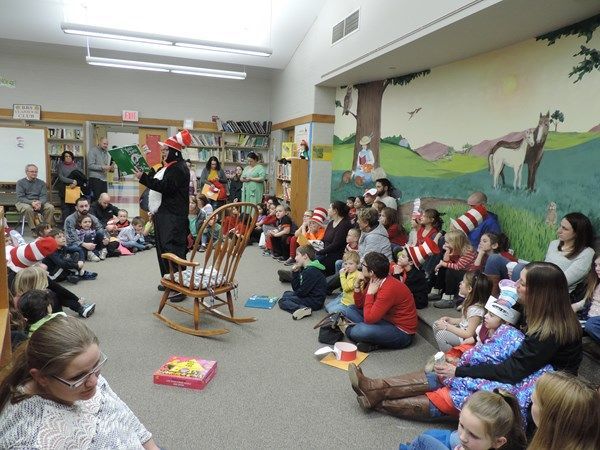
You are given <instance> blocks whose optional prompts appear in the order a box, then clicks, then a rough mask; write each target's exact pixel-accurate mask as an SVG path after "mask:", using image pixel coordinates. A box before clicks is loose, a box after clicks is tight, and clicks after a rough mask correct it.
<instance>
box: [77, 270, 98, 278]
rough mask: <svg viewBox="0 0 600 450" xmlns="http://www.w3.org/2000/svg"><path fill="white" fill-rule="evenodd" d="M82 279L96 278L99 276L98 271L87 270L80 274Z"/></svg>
mask: <svg viewBox="0 0 600 450" xmlns="http://www.w3.org/2000/svg"><path fill="white" fill-rule="evenodd" d="M79 277H80V278H81V279H82V280H95V279H96V278H97V277H98V274H97V273H96V272H88V271H87V270H86V271H84V272H83V274H82V275H80V276H79Z"/></svg>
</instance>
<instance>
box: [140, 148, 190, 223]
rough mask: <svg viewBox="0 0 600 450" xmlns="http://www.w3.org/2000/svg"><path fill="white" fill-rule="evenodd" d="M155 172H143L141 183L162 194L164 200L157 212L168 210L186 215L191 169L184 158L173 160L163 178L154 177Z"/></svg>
mask: <svg viewBox="0 0 600 450" xmlns="http://www.w3.org/2000/svg"><path fill="white" fill-rule="evenodd" d="M154 175H155V172H154V170H151V171H150V173H144V174H142V176H141V178H140V183H142V184H143V185H144V186H147V187H149V188H150V189H152V190H153V191H156V192H160V193H161V194H162V201H161V204H160V207H159V208H158V211H157V214H160V213H161V212H163V211H164V212H167V213H170V214H173V215H178V216H185V217H186V218H187V215H188V211H189V185H190V170H189V169H188V168H187V166H186V164H185V161H184V160H183V159H180V160H177V161H176V162H173V163H172V164H171V165H169V166H168V167H167V169H166V170H165V173H164V176H163V179H162V180H157V179H156V178H154Z"/></svg>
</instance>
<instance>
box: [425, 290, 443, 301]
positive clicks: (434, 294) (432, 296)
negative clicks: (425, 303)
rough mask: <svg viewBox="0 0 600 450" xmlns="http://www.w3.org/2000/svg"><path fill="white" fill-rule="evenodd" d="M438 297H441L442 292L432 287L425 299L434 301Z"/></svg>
mask: <svg viewBox="0 0 600 450" xmlns="http://www.w3.org/2000/svg"><path fill="white" fill-rule="evenodd" d="M440 298H442V293H441V291H440V290H439V289H435V288H434V289H432V290H431V292H430V293H429V295H428V296H427V299H428V300H429V301H435V300H439V299H440Z"/></svg>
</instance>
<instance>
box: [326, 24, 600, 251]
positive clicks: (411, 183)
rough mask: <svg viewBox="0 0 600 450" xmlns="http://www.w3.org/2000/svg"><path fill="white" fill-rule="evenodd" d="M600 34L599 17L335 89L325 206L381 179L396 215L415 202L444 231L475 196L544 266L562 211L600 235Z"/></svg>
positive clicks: (519, 248)
mask: <svg viewBox="0 0 600 450" xmlns="http://www.w3.org/2000/svg"><path fill="white" fill-rule="evenodd" d="M598 26H600V15H598V16H595V17H592V18H590V19H587V20H585V21H582V22H580V23H577V24H573V25H570V26H568V27H565V28H562V29H560V30H556V31H554V32H552V33H548V34H547V35H544V36H539V37H538V38H536V39H530V40H528V41H525V42H522V43H519V44H515V45H512V46H510V47H506V48H504V49H500V50H496V51H493V52H490V53H486V54H483V55H478V56H475V57H472V58H469V59H466V60H462V61H458V62H454V63H451V64H447V65H445V66H439V67H435V68H432V69H431V70H425V71H422V72H417V73H414V74H409V75H404V76H401V77H396V78H389V79H386V80H379V81H373V82H369V83H363V84H358V85H354V86H342V87H340V89H338V92H337V96H336V98H337V100H336V121H335V127H334V134H335V136H334V148H333V174H332V198H333V199H336V200H345V199H346V198H347V197H348V196H356V195H362V194H363V193H364V191H365V190H366V189H368V188H371V187H373V186H374V182H375V180H376V179H377V178H382V177H387V178H389V179H390V180H391V181H392V183H393V184H394V186H396V188H397V189H398V190H399V191H401V192H402V202H403V203H405V207H403V212H404V211H405V210H406V211H410V210H412V200H413V199H415V198H422V199H423V204H424V205H425V207H437V209H439V210H440V211H445V212H446V213H447V216H446V223H448V222H449V219H450V217H455V216H457V215H459V214H461V213H462V212H464V210H465V203H464V200H465V199H466V198H467V197H468V195H469V193H470V192H473V191H479V190H480V191H483V192H485V193H486V194H487V196H488V198H489V204H490V210H491V211H493V212H495V213H497V214H498V215H499V216H500V220H501V224H502V227H503V229H504V231H505V232H506V233H507V234H508V236H509V238H511V244H512V247H513V248H514V249H515V250H516V253H517V256H519V257H522V258H525V259H540V258H543V257H544V254H545V252H546V248H547V245H548V242H549V241H550V240H551V239H554V236H555V227H556V223H557V221H558V220H560V217H562V215H564V214H566V213H567V212H570V211H575V210H576V211H581V212H583V213H584V214H587V215H588V216H590V218H591V219H592V220H593V222H594V225H595V226H596V229H597V230H598V232H600V207H598V202H597V199H596V198H595V195H594V194H595V193H596V192H597V189H598V186H599V185H600V170H599V169H598V165H599V162H600V51H598V50H597V49H596V48H600V37H599V36H598V34H600V33H596V35H594V31H595V30H596V29H597V28H598ZM593 47H596V48H593ZM573 64H575V66H573ZM408 217H409V216H408V215H406V214H405V215H404V220H408Z"/></svg>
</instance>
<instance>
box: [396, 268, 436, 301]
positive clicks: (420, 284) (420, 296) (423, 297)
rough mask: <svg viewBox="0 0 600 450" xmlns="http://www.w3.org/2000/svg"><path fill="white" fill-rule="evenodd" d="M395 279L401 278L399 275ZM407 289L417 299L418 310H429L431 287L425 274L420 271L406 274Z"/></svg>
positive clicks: (413, 270)
mask: <svg viewBox="0 0 600 450" xmlns="http://www.w3.org/2000/svg"><path fill="white" fill-rule="evenodd" d="M393 276H394V277H395V278H398V279H399V278H400V276H399V275H393ZM404 283H405V284H406V287H407V288H408V289H410V292H412V295H413V297H414V299H415V306H416V307H417V309H423V308H427V302H428V299H427V295H428V294H429V290H430V288H429V285H428V284H427V279H426V278H425V273H424V272H423V271H422V270H419V269H414V268H413V269H411V270H409V271H408V272H406V280H405V281H404Z"/></svg>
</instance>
